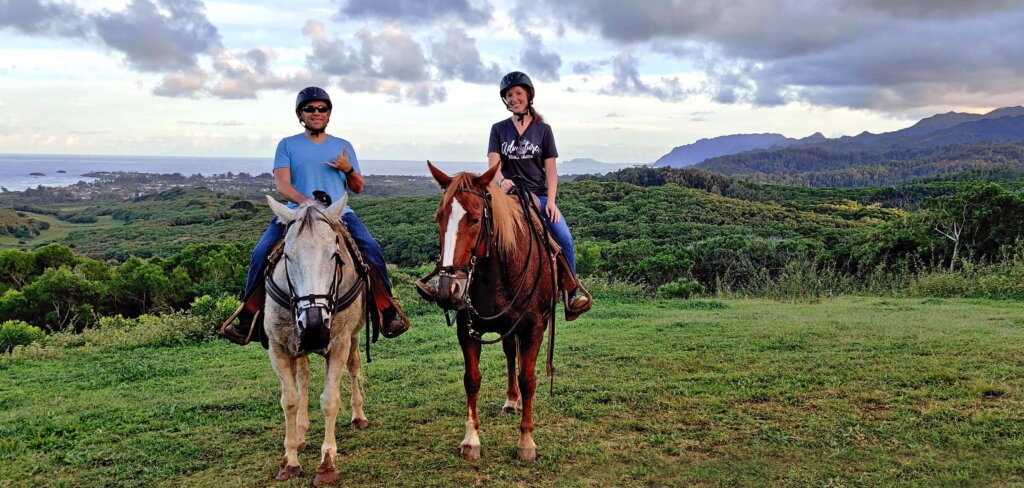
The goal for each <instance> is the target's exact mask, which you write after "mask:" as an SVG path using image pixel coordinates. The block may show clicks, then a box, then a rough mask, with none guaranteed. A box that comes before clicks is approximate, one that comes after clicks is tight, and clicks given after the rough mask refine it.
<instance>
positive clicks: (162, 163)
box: [0, 154, 636, 191]
mask: <svg viewBox="0 0 1024 488" xmlns="http://www.w3.org/2000/svg"><path fill="white" fill-rule="evenodd" d="M434 164H435V165H436V166H437V167H439V168H441V169H442V170H444V171H447V172H457V171H482V170H483V169H485V166H486V162H475V161H474V162H465V161H434ZM272 166H273V161H272V160H271V159H270V158H226V157H221V158H218V157H169V156H84V155H48V154H0V186H2V187H3V188H4V189H6V190H8V191H24V190H26V189H28V188H36V187H38V186H40V185H42V186H50V187H57V186H70V185H74V184H76V183H78V182H79V181H86V182H90V181H95V178H90V177H88V176H86V174H88V173H93V172H137V173H153V174H169V173H180V174H182V175H184V176H191V175H194V174H199V175H203V176H212V175H217V174H226V173H235V174H237V173H247V174H250V175H259V174H262V173H270V171H271V167H272ZM630 166H636V165H634V164H618V163H601V162H597V161H594V160H592V159H591V160H587V159H577V160H572V161H568V162H565V163H559V165H558V169H559V172H560V173H563V174H588V173H607V172H610V171H617V170H619V169H622V168H626V167H630ZM360 167H361V168H360V169H361V170H362V172H363V173H364V174H367V175H382V176H403V175H407V176H429V174H430V173H429V171H428V170H427V164H426V161H401V160H364V161H361V162H360Z"/></svg>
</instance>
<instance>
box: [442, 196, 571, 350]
mask: <svg viewBox="0 0 1024 488" xmlns="http://www.w3.org/2000/svg"><path fill="white" fill-rule="evenodd" d="M461 192H465V193H469V194H471V195H475V196H477V197H480V198H481V199H482V200H483V216H482V218H481V224H480V225H481V226H482V227H481V229H480V232H479V233H478V234H477V239H476V244H474V245H473V253H472V255H471V256H470V257H469V262H468V263H467V264H465V265H463V266H442V264H441V260H440V259H438V262H437V265H436V266H435V268H434V271H433V272H431V273H430V274H429V275H427V276H426V277H425V278H424V281H426V280H429V279H430V278H431V277H432V276H433V275H435V274H436V275H438V276H441V277H448V278H454V277H455V274H456V273H458V272H459V271H462V272H464V273H466V287H465V292H464V293H463V298H462V302H463V303H462V305H463V308H462V310H464V311H465V312H466V327H467V328H468V329H469V336H470V337H472V338H473V339H474V340H476V341H477V342H479V343H481V344H494V343H497V342H501V341H503V340H505V339H506V338H508V337H509V336H511V335H512V334H513V333H515V331H516V330H517V329H518V328H519V325H520V324H521V323H522V320H523V317H525V315H526V314H520V315H519V318H517V319H516V321H515V323H514V324H512V326H511V327H509V328H508V330H507V331H505V332H504V333H503V334H501V336H500V337H498V338H497V339H492V340H485V339H484V338H483V337H482V336H483V334H484V333H483V332H481V331H478V330H476V329H474V328H473V321H474V320H482V321H491V320H496V319H499V318H501V317H503V316H505V315H506V314H507V313H508V312H509V311H510V310H511V309H512V306H513V305H515V304H516V302H517V301H519V298H520V294H521V293H522V291H523V286H524V285H525V284H526V279H525V275H526V271H527V270H528V269H529V266H530V260H531V258H532V257H533V252H534V248H535V247H536V248H538V252H539V248H540V246H541V245H543V243H545V242H547V239H546V237H547V236H546V234H547V226H545V225H544V224H543V222H541V227H542V228H543V229H544V231H543V232H544V235H543V236H541V235H540V232H538V231H537V228H536V226H535V225H533V223H532V222H530V223H529V224H528V225H529V227H530V247H529V248H528V250H527V254H526V259H524V260H523V268H522V270H520V272H519V273H518V274H517V275H516V276H519V277H520V280H519V284H518V286H517V287H516V291H515V294H514V295H513V297H512V298H511V299H509V301H508V304H507V305H506V306H505V308H504V309H503V310H501V311H500V312H498V313H496V314H494V315H490V316H486V315H481V314H480V313H479V312H478V311H477V310H476V308H475V307H474V306H473V303H472V298H471V295H470V293H469V290H470V287H471V286H472V284H473V275H474V273H475V272H476V264H477V258H478V256H480V255H481V253H482V254H483V256H482V257H490V255H491V248H492V247H493V245H494V212H493V210H492V208H491V194H490V193H489V192H486V191H485V192H480V191H477V190H474V189H472V188H459V189H457V190H456V193H461ZM516 196H517V197H518V201H519V204H520V206H521V207H522V209H523V215H524V216H526V218H527V219H529V215H530V213H529V212H530V209H531V202H529V200H528V199H529V195H528V193H527V192H525V191H517V192H516ZM452 198H454V196H453V197H452ZM529 220H532V219H529ZM481 246H483V247H484V250H483V251H481V250H480V248H481ZM551 266H552V269H551V272H552V279H553V280H554V279H555V278H554V276H555V270H554V265H553V263H552V265H551ZM539 287H540V280H534V282H533V287H532V288H531V289H530V292H529V293H528V294H527V295H526V298H525V300H523V301H524V302H529V301H530V300H531V299H533V296H534V295H535V294H536V293H537V289H538V288H539ZM448 313H449V310H447V309H445V318H446V319H447V321H448V325H449V326H450V325H452V320H451V318H450V317H449V315H448ZM549 313H554V306H552V307H551V309H550V311H549Z"/></svg>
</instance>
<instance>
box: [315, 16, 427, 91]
mask: <svg viewBox="0 0 1024 488" xmlns="http://www.w3.org/2000/svg"><path fill="white" fill-rule="evenodd" d="M302 33H303V34H305V35H306V36H308V37H309V38H310V40H311V41H312V43H313V53H312V54H311V55H309V56H307V58H306V61H307V63H309V66H310V68H311V70H312V72H313V73H314V76H315V75H316V74H322V75H325V76H330V77H334V78H335V79H336V80H337V84H338V85H340V86H341V88H342V89H344V90H345V91H348V92H368V93H380V94H385V95H389V96H390V97H391V100H392V101H400V100H402V98H403V93H404V97H405V98H407V99H409V100H412V101H413V102H415V103H418V104H420V105H428V104H431V103H435V102H441V101H444V100H445V99H446V97H447V92H446V91H445V89H444V87H435V86H434V85H433V81H432V80H431V78H430V76H429V74H430V73H429V65H428V63H427V60H426V57H425V56H424V55H423V49H422V48H421V47H420V45H419V43H417V42H416V41H415V40H414V39H413V38H412V36H411V35H410V34H409V32H408V31H406V30H405V29H403V28H401V27H399V26H397V25H391V26H388V27H387V28H385V29H384V30H383V31H382V32H380V33H378V34H374V33H373V32H371V31H370V30H368V29H360V30H358V31H356V33H355V39H356V41H357V42H358V44H359V48H358V49H357V48H356V47H355V46H350V45H348V44H347V43H346V42H345V41H343V40H341V39H338V38H334V39H329V38H328V37H327V35H326V34H325V33H324V26H323V24H322V23H320V22H318V21H314V20H310V21H307V22H306V26H305V27H304V28H303V29H302Z"/></svg>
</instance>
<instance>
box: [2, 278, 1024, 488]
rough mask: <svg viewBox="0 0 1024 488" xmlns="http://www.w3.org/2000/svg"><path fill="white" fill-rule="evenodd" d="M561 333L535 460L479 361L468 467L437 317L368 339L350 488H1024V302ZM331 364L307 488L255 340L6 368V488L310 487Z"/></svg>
mask: <svg viewBox="0 0 1024 488" xmlns="http://www.w3.org/2000/svg"><path fill="white" fill-rule="evenodd" d="M559 327H560V328H559V334H558V338H557V341H556V345H557V348H556V356H555V365H556V368H557V376H556V379H555V393H554V395H553V396H552V395H550V394H549V393H548V391H547V383H546V379H545V380H544V382H543V384H544V388H543V389H542V391H540V392H539V393H538V397H537V398H538V400H537V403H536V405H537V408H536V411H535V416H536V421H537V427H536V431H535V433H534V435H535V438H536V441H537V445H538V448H539V450H538V452H539V456H540V458H539V460H538V461H537V462H536V463H533V464H529V463H522V462H518V461H516V460H514V457H515V443H516V438H517V435H518V418H513V417H499V416H498V415H497V414H498V411H499V409H500V406H501V405H502V403H503V401H504V397H503V395H504V385H503V360H502V355H501V350H500V347H497V346H491V347H489V348H486V349H485V351H484V358H483V367H484V371H483V372H484V384H483V389H482V392H481V397H480V405H481V421H482V428H481V442H482V444H483V458H482V459H481V460H479V461H475V462H468V461H464V460H462V459H460V458H459V457H458V456H457V454H456V452H457V446H458V443H459V441H460V440H461V438H462V434H463V421H464V415H465V413H464V395H463V390H462V360H461V355H460V353H459V350H458V346H457V344H456V341H455V336H454V331H452V330H450V329H448V328H447V327H446V326H445V325H444V323H443V318H442V317H441V315H440V313H431V314H429V315H419V316H416V317H414V324H413V329H412V330H411V331H409V332H408V333H406V334H405V335H403V336H402V337H400V338H399V339H396V340H393V341H386V340H382V341H381V342H380V343H378V344H377V345H375V346H374V348H373V350H372V352H373V355H374V361H373V363H372V364H369V365H368V366H366V368H365V370H366V378H367V385H366V394H367V398H366V411H367V415H368V416H369V418H370V422H371V425H370V428H369V429H368V430H365V431H359V432H354V431H350V430H348V429H347V428H346V429H339V433H340V435H339V441H338V446H339V452H340V454H341V457H340V464H339V471H340V473H341V475H342V480H343V483H344V484H345V485H351V486H470V485H481V486H683V485H691V484H695V485H699V486H928V487H931V486H963V485H970V486H1012V485H1021V484H1024V304H1021V303H1019V302H1016V303H1014V302H990V301H968V300H936V299H928V300H921V299H917V300H910V299H881V298H843V299H838V300H833V301H825V302H821V303H814V304H807V303H796V304H794V303H778V302H767V301H746V300H726V301H720V302H719V301H693V302H687V301H654V302H629V301H624V302H615V301H612V300H608V299H604V300H602V301H600V302H598V306H597V307H596V308H595V309H594V310H593V311H592V312H591V313H589V314H588V315H586V316H584V318H582V319H580V320H579V321H576V322H572V323H568V324H566V323H563V322H559ZM313 366H314V378H313V387H314V388H313V389H314V391H312V392H311V395H310V396H311V400H310V405H311V407H312V410H313V411H312V413H311V415H310V418H311V423H312V426H311V430H310V433H309V436H308V439H309V440H310V446H309V447H307V448H306V451H304V452H303V453H301V454H300V460H301V461H302V463H303V468H304V472H303V477H302V478H300V479H298V480H293V481H290V482H286V483H277V482H274V481H273V480H272V479H271V478H272V476H273V475H274V474H275V473H276V470H277V464H278V462H279V461H280V459H281V455H282V452H283V448H282V447H281V443H282V442H283V420H282V419H283V417H282V414H281V411H280V408H279V406H278V395H279V393H278V390H277V380H276V377H275V376H274V374H273V372H272V370H271V368H270V364H269V362H268V360H267V358H266V355H265V352H264V351H263V349H261V348H260V347H259V346H252V345H251V346H248V347H244V348H241V347H237V346H233V345H230V344H227V343H222V342H219V341H209V342H206V343H203V344H199V345H194V346H188V347H182V348H138V349H131V350H116V351H111V350H107V351H93V352H70V353H68V354H66V355H65V356H64V357H63V358H61V359H49V360H27V359H18V360H6V361H0V485H2V486H42V485H50V486H218V487H220V486H239V487H241V486H308V485H309V484H310V483H311V482H312V478H313V473H314V472H315V470H316V466H317V461H318V459H317V457H318V453H319V443H320V439H321V437H320V436H322V434H323V421H322V417H321V416H320V414H319V407H318V396H319V388H320V387H321V386H322V377H323V374H322V366H323V360H322V359H320V358H317V359H315V360H314V361H313ZM538 373H539V374H541V375H543V367H540V368H538ZM345 401H346V402H347V398H346V399H345ZM346 412H347V409H346ZM339 417H340V418H341V419H343V420H345V419H347V413H342V414H341V415H340V416H339Z"/></svg>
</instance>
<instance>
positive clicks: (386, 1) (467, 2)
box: [336, 0, 493, 25]
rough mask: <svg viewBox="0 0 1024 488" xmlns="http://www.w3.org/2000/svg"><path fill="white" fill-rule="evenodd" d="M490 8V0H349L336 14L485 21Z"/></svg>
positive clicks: (419, 20)
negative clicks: (488, 0)
mask: <svg viewBox="0 0 1024 488" xmlns="http://www.w3.org/2000/svg"><path fill="white" fill-rule="evenodd" d="M492 11H493V8H492V7H491V4H490V3H488V2H486V1H483V0H478V1H474V0H349V1H348V2H347V3H345V4H344V5H342V7H341V10H340V11H339V12H338V15H337V16H336V17H337V18H338V20H341V21H345V20H347V19H349V18H359V19H377V20H384V21H398V22H406V23H415V24H419V23H431V22H434V21H436V20H438V19H441V18H458V19H460V20H462V21H463V22H465V23H466V24H468V25H486V24H487V23H488V22H489V21H490V19H491V12H492Z"/></svg>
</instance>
